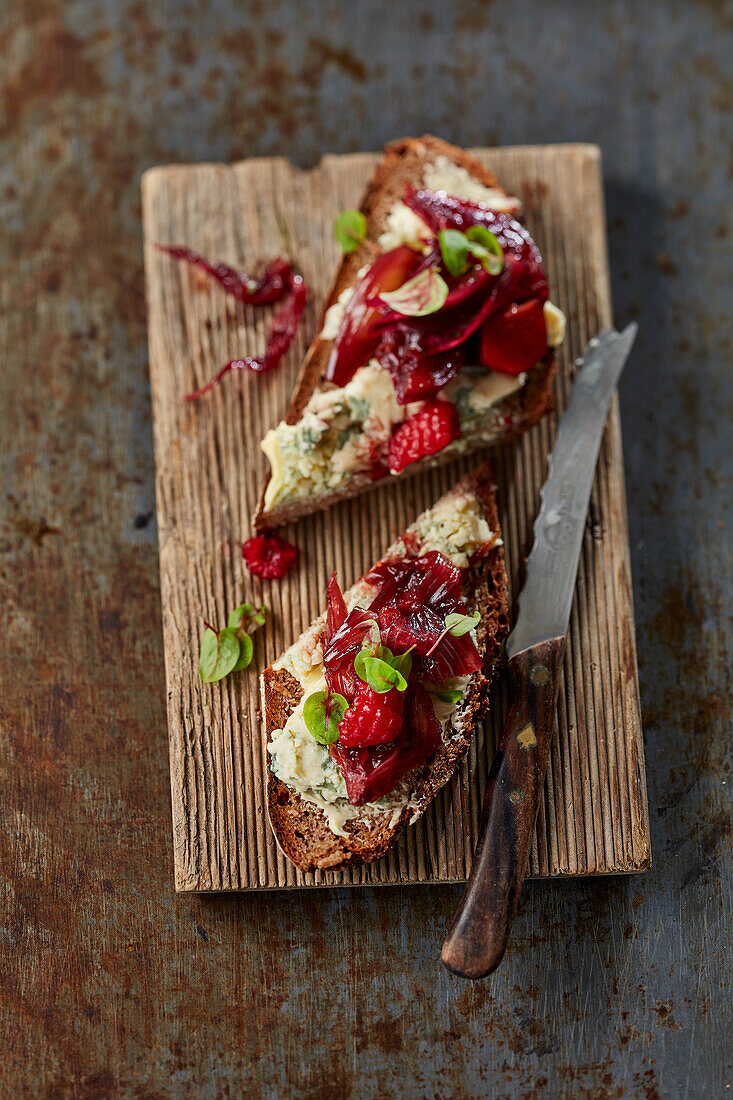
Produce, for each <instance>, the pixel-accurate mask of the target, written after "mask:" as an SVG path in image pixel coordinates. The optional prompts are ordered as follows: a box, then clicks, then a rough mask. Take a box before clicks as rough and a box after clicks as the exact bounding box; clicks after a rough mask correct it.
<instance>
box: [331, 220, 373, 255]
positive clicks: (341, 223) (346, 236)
mask: <svg viewBox="0 0 733 1100" xmlns="http://www.w3.org/2000/svg"><path fill="white" fill-rule="evenodd" d="M333 235H334V237H335V238H336V242H337V244H338V246H339V248H340V249H341V250H342V252H355V251H356V250H357V248H358V247H359V245H361V244H363V243H364V240H365V239H366V218H365V217H364V215H363V214H362V212H361V211H360V210H344V212H343V213H342V214H339V216H338V217H337V218H336V220H335V221H334V223H333Z"/></svg>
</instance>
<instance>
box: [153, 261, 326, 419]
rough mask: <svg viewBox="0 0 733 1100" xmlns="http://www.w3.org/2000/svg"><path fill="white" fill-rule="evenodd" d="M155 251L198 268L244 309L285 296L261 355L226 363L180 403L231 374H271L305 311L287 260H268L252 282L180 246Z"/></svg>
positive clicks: (302, 291) (301, 286)
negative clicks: (237, 372) (238, 371)
mask: <svg viewBox="0 0 733 1100" xmlns="http://www.w3.org/2000/svg"><path fill="white" fill-rule="evenodd" d="M157 247H158V249H159V251H161V252H167V253H168V255H169V256H173V257H174V258H175V259H177V260H185V261H186V262H187V263H189V264H193V265H194V266H195V267H199V268H201V270H202V271H205V272H206V274H207V275H210V276H211V278H212V279H215V280H216V281H217V282H218V283H219V285H220V286H222V287H223V288H224V290H225V291H226V293H227V294H231V295H232V296H233V297H234V298H236V299H237V301H239V302H244V303H245V304H246V305H251V306H262V305H269V304H270V303H271V302H278V301H280V300H281V299H282V298H284V297H285V296H286V295H289V296H288V298H287V301H286V302H285V303H284V305H283V306H282V308H281V309H279V310H278V311H277V313H276V314H275V316H274V317H273V319H272V327H271V329H270V334H269V336H268V337H267V343H266V345H265V353H264V355H258V356H251V355H247V356H245V357H243V358H242V359H230V360H229V362H228V363H225V364H224V366H223V367H222V368H221V370H219V371H217V373H216V374H215V375H214V377H213V378H212V379H211V380H210V381H209V382H207V383H206V385H205V386H202V387H201V389H200V390H195V391H194V392H193V393H187V394H186V395H185V396H184V398H183V400H184V401H195V400H196V399H197V398H199V397H203V395H204V394H205V393H208V392H209V391H210V390H213V388H214V386H216V385H217V384H218V383H219V382H221V380H222V378H223V377H224V376H225V375H226V374H229V373H231V372H232V371H235V370H251V371H255V372H256V373H258V374H263V373H264V372H265V371H269V370H272V369H273V367H276V366H277V364H278V363H279V362H280V360H281V359H282V357H283V355H284V354H285V352H286V351H287V350H288V348H289V347H290V344H291V343H292V341H293V337H294V336H295V333H296V330H297V328H298V321H299V320H300V317H301V314H302V313H303V310H304V308H305V303H306V298H307V296H308V292H307V289H306V285H305V282H304V281H303V276H302V275H298V274H297V273H296V272H295V271H293V269H292V267H291V266H290V264H289V263H288V262H287V260H283V259H281V258H279V257H278V258H277V259H274V260H271V261H270V263H269V264H268V265H267V267H266V268H265V270H264V272H263V273H262V275H261V276H260V277H259V278H257V279H255V278H252V276H250V275H247V274H246V273H245V272H244V271H237V270H236V268H233V267H230V266H229V265H228V264H222V263H218V262H216V261H215V260H207V259H206V257H205V256H200V255H199V254H198V252H193V251H192V250H191V249H190V248H185V247H183V246H181V245H172V246H167V245H158V246H157Z"/></svg>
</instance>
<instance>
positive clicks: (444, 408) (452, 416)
mask: <svg viewBox="0 0 733 1100" xmlns="http://www.w3.org/2000/svg"><path fill="white" fill-rule="evenodd" d="M460 434H461V428H460V424H459V422H458V410H457V409H456V407H455V405H452V404H451V403H450V401H426V403H425V404H424V405H423V407H422V408H421V409H419V410H418V412H416V413H415V414H414V415H413V416H411V417H410V418H409V420H405V422H404V423H403V424H400V426H399V428H398V429H397V431H396V432H395V433H394V435H393V436H392V438H391V440H390V443H389V468H390V472H391V473H393V474H398V473H399V472H400V470H404V468H405V466H409V464H410V463H411V462H417V460H418V459H420V458H424V457H425V455H432V454H435V453H436V452H437V451H442V450H443V448H444V447H447V446H448V444H449V443H451V442H452V441H453V440H454V439H458V438H459V436H460Z"/></svg>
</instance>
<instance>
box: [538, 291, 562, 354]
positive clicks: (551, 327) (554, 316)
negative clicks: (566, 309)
mask: <svg viewBox="0 0 733 1100" xmlns="http://www.w3.org/2000/svg"><path fill="white" fill-rule="evenodd" d="M542 310H543V313H544V315H545V328H546V329H547V346H548V347H550V348H559V347H560V344H561V343H562V342H563V340H564V339H565V314H564V313H563V311H562V310H561V309H558V308H557V306H555V305H553V304H552V302H550V301H547V302H545V304H544V306H543V307H542Z"/></svg>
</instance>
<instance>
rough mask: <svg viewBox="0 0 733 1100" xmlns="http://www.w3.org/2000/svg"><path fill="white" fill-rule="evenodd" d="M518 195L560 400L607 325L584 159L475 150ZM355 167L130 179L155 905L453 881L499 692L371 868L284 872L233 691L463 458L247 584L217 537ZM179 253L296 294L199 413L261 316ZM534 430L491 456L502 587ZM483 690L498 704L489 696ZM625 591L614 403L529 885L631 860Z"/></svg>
mask: <svg viewBox="0 0 733 1100" xmlns="http://www.w3.org/2000/svg"><path fill="white" fill-rule="evenodd" d="M477 155H478V156H479V158H480V159H481V160H483V161H484V162H485V163H486V164H487V165H490V166H491V168H492V169H493V170H495V171H496V173H497V175H498V176H499V178H500V179H501V181H502V183H503V184H504V186H505V187H506V188H507V189H508V190H510V191H512V192H514V193H517V194H519V195H520V196H521V197H522V199H523V201H524V203H525V207H526V220H527V224H528V226H529V228H530V231H531V232H532V233H533V235H534V236H535V238H536V240H537V241H538V244H539V246H540V248H541V250H542V252H543V255H544V256H545V258H546V263H547V268H548V274H549V279H550V286H551V290H552V297H553V300H555V301H556V302H557V303H558V304H559V305H560V306H561V307H562V308H563V309H564V310H565V312H566V313H567V315H568V321H569V326H568V328H569V331H568V337H567V339H566V343H565V347H564V349H563V356H562V359H561V369H560V372H559V374H560V377H559V379H558V384H557V398H558V409H559V410H561V409H562V408H563V407H564V404H565V402H566V399H567V396H568V390H569V386H570V383H571V379H572V369H571V368H570V367H569V364H572V363H573V362H574V360H575V358H576V357H577V356H578V355H579V354H580V353H581V351H582V349H583V347H584V346H585V344H586V342H587V340H588V339H589V338H590V336H592V335H593V334H594V333H595V332H596V331H597V330H598V329H600V328H602V327H603V326H605V325H607V324H609V323H610V322H611V304H610V292H609V282H608V267H607V256H606V244H605V221H604V211H603V198H602V187H601V175H600V161H599V155H598V151H597V150H596V149H595V147H593V146H584V145H575V146H554V147H516V148H511V149H497V150H478V151H477ZM375 160H376V158H375V157H374V156H372V155H367V154H357V155H349V156H343V157H326V158H324V160H323V161H321V163H320V164H319V166H318V167H317V168H316V169H314V170H312V171H310V172H304V171H301V170H298V169H295V168H293V167H292V166H291V165H290V164H289V163H288V162H287V161H285V160H282V159H272V158H263V159H252V160H248V161H244V162H241V163H239V164H236V165H234V166H232V167H225V166H222V165H214V164H212V165H206V164H204V165H196V166H176V167H168V168H158V169H153V170H151V171H149V172H148V173H147V174H146V175H145V177H144V180H143V217H144V231H145V242H146V253H145V262H146V286H147V298H148V318H149V345H150V374H151V391H152V402H153V416H154V425H155V454H156V468H157V475H156V489H157V506H158V524H159V537H160V564H161V592H162V604H163V628H164V637H165V649H166V674H167V684H168V720H169V734H170V753H171V787H172V804H173V834H174V859H175V882H176V888H177V889H178V890H184V891H189V890H194V891H209V890H229V889H247V888H260V889H262V888H277V887H284V886H304V885H308V886H310V885H333V884H340V885H360V884H391V883H412V882H431V881H462V880H464V879H465V878H466V876H467V873H468V870H469V868H470V863H471V855H472V851H473V847H474V843H475V839H476V835H477V829H478V820H479V813H480V807H481V802H482V798H483V793H484V788H485V785H486V778H487V776H488V773H489V764H490V761H491V756H492V752H493V746H494V745H495V743H496V736H497V733H498V732H499V731H500V729H501V726H502V724H503V718H504V713H505V705H506V700H505V698H501V699H498V700H497V701H496V705H495V706H494V707H493V708H492V714H491V715H490V717H489V720H488V722H487V725H486V729H485V730H481V731H479V734H478V736H477V740H476V745H475V746H474V748H473V749H472V750H471V753H470V755H469V758H468V759H467V761H466V762H465V763H464V765H463V766H462V767H461V769H460V772H459V774H458V775H457V776H456V777H455V779H454V781H453V782H452V783H451V784H449V786H448V787H447V788H446V790H445V791H443V792H442V793H441V794H440V795H439V797H438V799H437V800H436V802H435V803H434V805H433V807H432V808H431V810H429V811H428V813H427V814H426V815H425V816H424V818H423V819H421V821H420V822H418V823H417V825H416V826H415V827H414V828H412V829H410V830H408V832H407V834H406V835H404V836H403V837H402V838H401V840H400V842H399V843H398V845H397V848H396V849H395V851H394V852H392V853H391V854H390V855H389V856H388V857H387V858H386V859H385V860H383V861H381V862H379V863H377V864H374V865H371V866H369V867H366V868H358V869H353V870H349V871H345V872H340V873H337V872H317V873H315V874H302V873H300V872H297V871H296V870H295V869H294V868H293V867H292V866H291V865H289V864H288V863H287V861H285V860H284V858H283V857H282V856H281V855H280V854H279V853H278V851H277V849H276V846H275V844H274V841H273V839H272V837H271V836H270V834H269V831H268V828H267V823H266V815H265V808H264V806H265V803H264V782H263V778H264V777H263V768H264V760H263V750H262V733H261V723H260V717H259V714H258V697H257V675H258V674H259V672H260V671H261V669H262V668H263V667H265V665H266V664H267V663H269V662H270V661H272V660H273V659H274V658H275V657H276V656H277V655H278V653H279V652H281V651H282V649H284V648H286V647H287V646H288V645H289V644H290V643H291V642H292V641H293V640H294V639H295V638H296V637H297V636H298V634H299V633H300V632H301V630H303V629H304V628H305V626H307V625H308V623H309V622H310V621H311V620H312V619H313V618H314V617H315V615H317V614H318V613H319V611H320V610H321V607H322V603H323V598H324V593H325V586H326V579H327V577H328V574H329V573H330V571H331V570H332V569H334V568H335V569H337V570H338V572H339V574H340V577H341V579H342V581H343V582H344V583H345V584H347V585H348V584H350V583H351V582H352V581H353V580H354V579H355V578H356V577H358V576H359V575H360V574H361V573H362V572H363V571H364V569H365V568H366V567H367V566H368V565H369V564H370V563H371V562H372V561H373V560H374V559H376V558H377V557H379V555H380V553H381V552H382V550H383V548H384V547H386V546H387V545H388V544H389V542H390V541H391V540H392V539H393V538H394V537H395V536H396V535H397V534H398V533H399V531H400V530H401V529H402V528H403V527H404V526H406V525H407V524H408V523H409V522H411V520H412V519H414V517H415V516H416V515H417V514H418V512H420V511H421V510H423V509H424V508H426V507H428V506H429V505H430V504H431V503H433V501H434V500H435V499H436V498H437V497H438V496H439V495H440V494H441V493H443V492H445V491H446V490H447V489H448V488H449V487H450V486H451V485H452V484H453V483H454V482H455V480H456V479H457V477H458V476H459V474H461V473H463V472H465V470H466V469H468V468H470V467H471V466H472V465H475V463H472V462H471V461H470V460H468V461H464V462H461V463H455V464H452V465H451V466H448V467H445V468H444V469H442V470H438V471H432V472H429V473H426V474H425V475H424V476H420V477H417V478H414V479H413V480H411V481H408V482H406V483H405V484H403V485H396V486H383V487H380V488H378V489H376V490H374V491H373V492H371V493H370V494H368V495H366V496H364V497H362V498H360V499H358V500H356V501H347V502H344V503H343V504H341V505H338V506H336V507H335V508H333V509H332V510H330V511H329V512H327V513H324V514H320V515H315V516H312V517H309V518H308V519H307V520H305V521H304V522H302V523H300V524H299V525H298V526H297V530H296V529H294V528H290V529H289V528H285V529H284V535H285V537H286V538H290V539H292V540H294V541H297V543H298V545H299V546H300V547H301V548H302V551H303V555H302V564H301V567H300V568H299V569H298V570H297V571H296V572H294V573H293V574H291V575H290V576H289V577H288V578H286V579H285V580H284V581H282V582H279V583H277V584H267V583H266V584H262V583H261V582H259V581H257V580H256V579H255V578H253V577H251V576H249V575H248V574H247V573H246V570H245V569H244V568H243V565H242V562H241V552H240V544H241V541H242V540H243V539H244V538H245V537H247V534H248V531H249V516H250V515H251V513H252V511H253V508H254V505H255V503H256V500H257V495H258V492H259V489H260V487H261V483H262V479H263V476H264V473H265V459H264V457H263V456H262V455H261V454H260V451H259V446H258V444H259V440H260V439H261V437H262V436H263V435H264V433H265V431H266V430H267V429H268V428H269V427H271V426H272V425H273V424H274V423H276V421H277V420H279V419H280V418H281V416H282V415H283V413H284V411H285V409H286V407H287V404H288V401H289V398H290V394H291V391H292V386H293V382H294V379H295V377H296V375H297V370H298V364H299V361H300V359H301V358H302V355H303V353H304V351H305V348H306V346H307V343H308V341H309V340H310V338H311V337H312V335H313V333H314V332H315V330H316V326H317V324H318V320H319V317H320V312H321V307H322V302H323V295H324V293H325V290H326V288H327V285H328V282H329V279H330V276H331V273H332V271H333V268H334V265H335V263H336V261H337V258H338V256H337V250H336V245H335V243H334V242H333V240H332V236H331V222H332V219H333V216H334V214H335V213H336V212H337V211H338V210H340V209H343V208H344V207H347V206H353V205H354V204H355V203H356V202H357V200H358V198H359V195H360V193H361V191H362V189H363V186H364V183H365V181H366V179H367V177H368V174H369V172H370V170H371V168H372V167H373V165H374V163H375ZM155 242H161V243H169V244H176V243H185V244H187V245H189V246H190V247H192V248H194V249H196V250H197V251H200V252H202V253H204V254H205V255H208V256H212V257H215V258H218V259H223V260H226V261H228V262H230V263H233V264H236V265H238V266H242V267H245V268H246V267H249V268H252V267H254V265H255V264H256V263H257V262H258V261H259V260H262V259H263V258H267V257H270V256H272V255H274V254H276V253H283V252H285V253H287V254H288V255H289V256H290V257H291V258H292V259H293V260H294V262H295V263H296V264H297V266H298V267H299V268H300V269H301V270H302V272H303V274H304V275H305V278H306V281H307V282H308V285H309V286H310V287H311V288H312V290H313V293H312V296H311V299H310V303H309V306H308V309H307V313H306V316H305V320H304V324H303V325H302V328H301V331H300V334H299V336H298V339H297V340H296V343H295V345H294V347H293V348H292V350H291V352H290V354H289V356H288V358H287V361H286V362H285V364H284V365H283V366H282V367H281V368H280V369H279V370H277V371H275V372H273V373H272V374H271V375H264V376H254V375H249V374H247V375H245V374H242V375H237V376H233V377H231V378H228V379H226V380H225V382H224V384H223V385H222V386H220V387H219V388H218V390H217V391H215V392H214V393H213V394H212V395H211V397H210V398H209V399H208V400H205V401H202V402H199V403H197V404H193V405H186V404H184V403H183V402H182V401H181V396H182V395H183V394H184V393H186V392H188V391H189V390H191V389H192V388H194V387H195V386H197V385H200V384H201V383H203V382H204V381H206V380H207V379H208V378H209V377H210V376H211V375H212V374H213V373H214V372H215V370H216V369H217V367H218V366H220V365H221V363H223V362H224V361H225V360H227V359H229V358H232V357H233V356H235V355H241V354H245V353H249V354H255V353H257V352H258V351H261V349H262V347H263V346H264V339H265V333H266V329H267V326H268V323H269V318H270V314H269V311H262V310H260V311H254V310H251V309H248V308H243V307H241V306H239V305H237V304H236V303H234V302H233V301H232V300H231V299H230V298H227V297H226V296H225V295H224V294H223V293H222V292H221V290H220V289H219V288H218V287H216V286H214V285H212V284H211V283H210V282H208V281H207V280H205V278H203V277H201V276H200V275H198V274H197V273H196V272H194V271H192V270H191V269H189V268H188V267H186V266H185V265H181V264H177V263H175V262H174V261H172V260H171V259H170V258H169V257H167V256H165V255H162V254H160V253H158V252H156V251H155V250H154V249H153V247H152V246H153V244H154V243H155ZM554 425H555V418H554V417H550V418H548V419H546V420H545V421H544V422H543V423H542V424H541V425H539V427H537V428H536V429H534V430H533V431H532V432H531V433H529V434H528V435H527V436H526V437H525V438H524V439H522V440H521V442H520V443H519V444H518V445H517V446H515V447H512V446H507V447H504V448H499V449H498V451H497V453H496V462H497V472H498V481H499V492H500V506H501V513H502V522H503V527H504V537H505V541H506V545H507V557H508V566H509V572H510V585H511V591H512V593H513V594H514V595H515V596H516V593H517V591H518V589H519V587H520V586H521V582H522V562H523V559H524V556H525V555H526V553H527V552H528V550H529V547H530V539H531V527H532V521H533V519H534V516H535V514H536V511H537V507H538V504H539V488H540V485H541V484H542V481H543V480H544V477H545V463H546V456H547V453H548V451H549V450H550V449H551V446H552V440H553V436H554ZM262 599H264V600H265V602H267V603H268V605H269V606H270V607H271V609H272V612H273V615H272V621H271V623H270V625H269V626H268V628H267V630H266V631H265V633H264V636H263V637H262V638H260V639H258V645H257V652H256V661H255V664H254V665H253V666H252V670H251V672H250V673H249V674H244V675H241V676H236V677H231V678H229V680H227V681H225V682H223V683H222V684H216V685H202V684H201V682H200V680H199V678H198V673H197V669H196V657H197V653H198V643H199V636H200V631H201V624H202V620H203V619H208V620H210V621H216V622H218V623H220V624H223V622H224V621H225V618H226V614H227V612H228V610H229V609H230V608H231V607H233V606H235V605H236V604H237V603H240V602H242V600H249V601H250V602H253V601H259V600H262ZM504 694H505V693H504ZM649 861H650V847H649V826H648V812H647V803H646V789H645V778H644V761H643V746H642V738H641V723H640V713H639V698H638V680H637V672H636V653H635V641H634V626H633V610H632V602H631V578H630V568H629V552H628V535H627V524H626V507H625V493H624V480H623V462H622V453H621V438H620V428H619V418H618V408H617V403H616V402H615V401H614V405H613V408H612V412H611V416H610V418H609V423H608V426H607V429H606V432H605V436H604V442H603V445H602V448H601V455H600V459H599V466H598V472H597V476H596V480H595V484H594V488H593V493H592V497H591V506H590V513H589V523H588V528H587V533H586V538H585V543H584V547H583V551H582V556H581V564H580V571H579V577H578V588H577V593H576V600H575V604H574V607H573V612H572V616H571V624H570V633H569V637H568V648H567V654H566V657H565V664H564V676H563V682H562V683H561V686H560V695H559V702H558V716H557V729H556V735H555V737H554V740H553V744H552V747H551V752H550V765H549V770H548V778H547V783H546V786H545V791H544V797H543V799H542V804H541V806H540V812H539V816H538V820H537V828H536V834H535V839H534V842H533V845H532V851H531V855H530V873H531V874H532V875H535V876H543V877H544V876H552V875H563V874H583V875H585V874H602V873H610V872H628V871H636V870H641V869H643V868H645V867H647V866H648V865H649Z"/></svg>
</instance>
